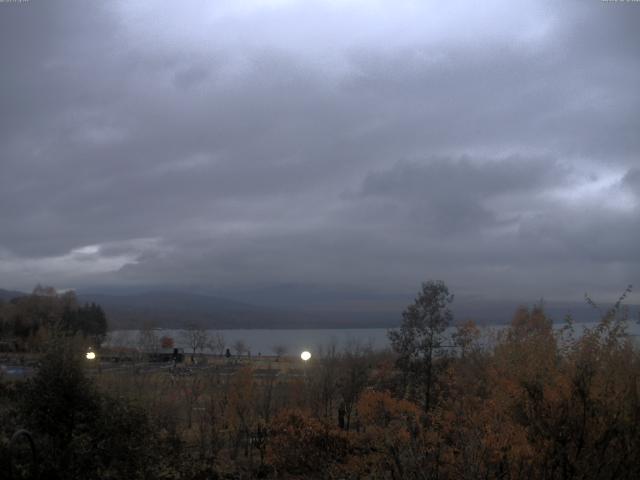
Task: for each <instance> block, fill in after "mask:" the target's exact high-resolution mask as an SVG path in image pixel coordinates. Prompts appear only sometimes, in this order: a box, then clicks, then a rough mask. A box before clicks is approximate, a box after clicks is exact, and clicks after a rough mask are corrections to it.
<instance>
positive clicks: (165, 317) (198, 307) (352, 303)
mask: <svg viewBox="0 0 640 480" xmlns="http://www.w3.org/2000/svg"><path fill="white" fill-rule="evenodd" d="M244 293H245V294H244V295H238V294H236V295H234V297H235V298H234V299H229V298H225V297H221V296H215V295H207V294H203V293H190V292H184V291H179V290H149V291H140V290H138V291H132V292H130V293H126V292H125V293H122V290H121V291H119V292H117V293H88V292H80V293H79V294H78V300H79V301H80V302H81V303H90V302H95V303H97V304H99V305H101V306H102V307H103V309H104V310H105V313H106V314H107V318H108V319H109V326H110V328H112V329H136V328H140V327H142V326H143V325H144V324H151V325H154V326H157V327H165V328H180V327H184V326H185V325H188V324H198V325H201V326H203V327H206V328H217V329H230V328H233V329H242V328H248V329H251V328H392V327H396V326H398V325H400V323H401V320H402V311H403V309H404V308H405V307H406V306H407V305H408V304H409V303H410V302H411V301H412V300H411V297H410V296H406V297H404V296H398V295H396V296H390V295H379V296H378V295H375V294H362V293H351V294H349V292H331V291H328V292H323V291H320V290H314V291H311V292H310V293H309V292H305V291H304V290H303V289H300V288H298V289H295V288H294V289H292V290H291V291H290V295H288V296H287V295H286V291H285V289H282V291H276V290H271V291H268V292H264V293H263V294H262V295H259V294H255V293H254V292H244ZM24 295H26V294H25V293H22V292H17V291H9V290H2V289H0V299H2V300H5V301H7V300H9V299H11V298H14V297H19V296H24ZM241 298H251V299H252V301H253V302H256V303H255V304H254V303H245V302H243V301H241V300H240V299H241ZM533 303H535V302H528V303H527V302H524V303H523V302H518V301H486V300H473V301H471V300H468V301H464V300H462V299H456V301H454V303H453V312H454V319H455V322H461V321H465V320H468V319H472V320H474V321H475V322H476V323H478V324H480V325H496V324H505V323H508V322H509V321H510V320H511V318H512V317H513V314H514V312H515V310H516V308H517V307H518V306H519V305H521V304H524V305H527V306H531V305H532V304H533ZM544 306H545V311H546V312H547V314H548V315H549V316H550V317H551V318H552V319H553V320H554V321H555V322H559V321H562V320H563V319H564V318H565V317H566V315H567V314H571V315H572V316H573V318H574V320H575V321H576V322H591V321H596V320H598V319H599V313H598V311H596V310H594V309H593V308H592V307H590V306H589V305H587V304H586V303H584V302H545V304H544ZM607 308H609V306H608V305H603V306H602V309H604V310H606V309H607ZM629 309H630V313H631V318H632V319H637V318H638V311H639V308H638V306H637V305H630V306H629Z"/></svg>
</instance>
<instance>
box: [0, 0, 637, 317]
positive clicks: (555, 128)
mask: <svg viewBox="0 0 640 480" xmlns="http://www.w3.org/2000/svg"><path fill="white" fill-rule="evenodd" d="M303 4H304V5H303ZM474 8H480V7H479V6H478V7H475V6H472V5H471V4H468V3H457V2H452V3H449V2H447V3H440V4H430V3H425V2H411V1H407V2H383V1H379V2H368V3H367V2H357V1H353V2H344V3H333V2H320V1H318V2H295V1H291V2H257V1H254V2H244V3H243V2H213V3H212V4H211V5H207V4H206V3H198V2H194V3H189V2H186V3H185V2H180V6H179V7H178V6H176V5H173V6H166V5H165V4H164V3H162V4H161V3H152V2H150V3H149V4H145V3H142V4H140V5H137V6H136V7H132V6H131V5H129V4H128V3H127V2H112V3H107V2H75V1H59V2H44V1H37V0H32V1H30V2H27V3H16V4H0V60H1V62H2V75H1V76H0V205H1V207H0V280H1V281H0V287H5V288H18V289H27V288H30V287H31V286H33V285H34V284H35V283H37V282H43V283H53V284H55V285H57V286H59V287H75V288H79V289H84V290H94V291H96V290H100V289H103V290H105V289H108V288H112V287H114V286H119V287H127V288H134V287H135V288H148V287H149V288H150V287H153V288H159V287H162V288H180V289H183V290H185V289H186V290H192V291H198V292H210V293H216V294H219V295H223V296H228V297H231V298H236V299H242V300H244V301H249V302H250V301H251V300H252V298H253V299H255V300H256V301H258V303H260V302H262V303H265V304H267V303H275V304H282V305H296V306H299V305H300V304H303V305H306V306H307V307H308V306H309V305H313V306H314V308H317V309H322V308H340V309H342V310H341V311H343V312H344V311H349V309H353V310H358V309H360V310H362V309H365V310H366V309H369V310H371V311H373V310H376V309H378V308H379V309H384V308H397V306H398V305H401V304H402V303H403V302H404V301H405V299H406V298H409V297H410V295H411V294H412V293H413V292H414V291H416V290H417V288H418V286H419V283H420V282H421V281H423V280H426V279H431V278H439V279H444V280H445V281H446V282H447V283H448V284H449V285H450V286H451V288H452V289H453V290H454V291H455V292H456V293H457V294H458V297H459V298H462V299H465V301H469V302H471V301H474V300H477V301H480V300H483V301H490V300H513V301H521V300H526V301H534V300H536V299H538V298H541V297H544V298H547V299H551V300H563V301H564V300H579V299H580V298H581V296H582V294H583V293H584V292H585V291H588V292H590V293H592V294H594V296H596V297H598V298H603V299H607V300H612V299H614V297H615V295H616V294H617V293H619V292H620V291H621V290H622V289H624V287H625V286H626V285H627V284H629V283H632V284H633V283H636V284H638V283H640V282H638V279H639V278H640V248H638V239H640V206H639V205H640V135H638V132H640V94H639V91H638V85H640V29H639V28H638V25H640V5H638V4H633V3H630V4H620V3H606V2H597V1H593V2H571V1H569V2H535V3H531V4H529V3H524V4H522V5H521V6H518V7H516V6H515V5H513V4H512V3H511V2H493V3H490V4H489V5H488V6H487V7H486V8H485V7H482V10H483V11H482V12H476V11H474V10H473V9H474ZM461 12H462V13H461ZM318 292H320V293H318ZM633 300H634V301H635V300H637V297H636V298H634V299H633ZM323 305H324V307H323ZM327 305H328V306H327ZM332 305H333V307H331V306H332Z"/></svg>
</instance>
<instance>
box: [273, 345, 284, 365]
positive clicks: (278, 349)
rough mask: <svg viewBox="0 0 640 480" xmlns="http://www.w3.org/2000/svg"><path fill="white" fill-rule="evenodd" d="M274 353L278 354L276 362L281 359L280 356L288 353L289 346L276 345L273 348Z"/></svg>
mask: <svg viewBox="0 0 640 480" xmlns="http://www.w3.org/2000/svg"><path fill="white" fill-rule="evenodd" d="M271 349H272V350H273V353H275V354H276V362H279V361H280V357H283V356H285V355H286V354H287V347H286V346H285V345H274V346H273V347H272V348H271Z"/></svg>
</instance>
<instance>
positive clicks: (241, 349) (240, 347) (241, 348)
mask: <svg viewBox="0 0 640 480" xmlns="http://www.w3.org/2000/svg"><path fill="white" fill-rule="evenodd" d="M233 349H234V350H235V351H236V355H237V356H238V357H241V356H242V354H243V353H245V352H248V351H249V348H248V347H247V344H246V343H244V340H236V341H235V342H233Z"/></svg>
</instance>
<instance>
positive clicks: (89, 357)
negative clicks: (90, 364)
mask: <svg viewBox="0 0 640 480" xmlns="http://www.w3.org/2000/svg"><path fill="white" fill-rule="evenodd" d="M86 357H87V360H95V358H96V354H95V353H94V352H92V351H91V350H89V351H88V352H87V355H86Z"/></svg>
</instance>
